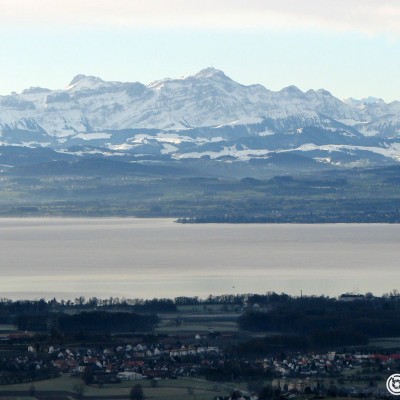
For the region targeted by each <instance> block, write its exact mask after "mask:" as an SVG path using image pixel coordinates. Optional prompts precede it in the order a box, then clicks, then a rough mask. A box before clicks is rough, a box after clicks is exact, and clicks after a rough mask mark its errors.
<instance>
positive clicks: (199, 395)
mask: <svg viewBox="0 0 400 400" xmlns="http://www.w3.org/2000/svg"><path fill="white" fill-rule="evenodd" d="M156 382H157V386H156V387H152V384H154V383H152V382H151V381H130V382H122V383H119V384H113V385H111V384H109V385H107V384H106V385H103V386H102V387H99V386H97V385H91V386H85V391H84V395H85V396H96V397H98V398H99V399H100V398H103V399H112V397H114V396H126V399H128V398H129V392H130V389H131V388H132V387H133V386H134V385H135V384H137V383H140V384H141V385H142V387H143V391H144V395H145V396H146V398H152V399H155V400H158V399H159V400H186V399H188V400H189V399H190V400H193V399H194V398H196V400H211V399H213V398H214V397H215V396H218V395H224V396H226V395H227V394H229V392H231V391H232V390H233V389H234V388H233V387H231V386H227V385H224V384H215V383H213V382H207V381H202V380H198V379H189V378H188V379H186V378H185V379H177V380H159V381H156ZM79 383H81V380H80V379H78V378H76V377H71V376H62V377H60V378H56V379H52V380H46V381H40V382H35V383H34V386H35V389H36V391H37V392H41V391H46V392H49V393H53V394H54V395H55V393H56V392H70V393H71V395H72V394H73V393H74V390H73V388H74V386H75V385H76V384H79ZM30 387H31V383H26V384H19V385H4V386H2V387H1V391H0V398H3V397H1V393H2V392H4V391H15V392H21V391H26V392H27V393H28V391H29V388H30ZM17 399H18V400H19V399H21V400H22V399H23V400H28V399H29V400H30V399H32V398H31V397H13V400H17Z"/></svg>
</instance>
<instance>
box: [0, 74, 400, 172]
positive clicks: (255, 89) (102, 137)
mask: <svg viewBox="0 0 400 400" xmlns="http://www.w3.org/2000/svg"><path fill="white" fill-rule="evenodd" d="M0 134H1V137H0V142H1V144H2V145H3V146H4V145H9V146H25V147H49V148H52V149H54V150H56V151H57V152H60V153H74V154H77V155H85V154H98V155H99V156H106V157H108V156H123V155H127V154H129V155H131V156H141V157H142V156H143V155H152V156H160V157H164V158H171V159H187V158H201V157H207V158H211V159H213V158H214V159H226V160H228V161H234V160H250V159H264V160H267V159H268V158H270V157H271V154H277V153H291V154H292V153H294V154H297V155H298V154H300V155H304V156H306V157H308V158H311V159H312V160H313V161H316V162H318V163H325V164H326V163H327V164H335V165H357V164H360V165H361V164H371V163H372V164H379V163H387V162H397V161H398V160H400V102H399V101H394V102H392V103H385V102H384V101H383V100H381V99H376V98H371V97H370V98H367V99H362V100H355V99H351V98H350V99H346V100H344V101H341V100H339V99H337V98H336V97H334V96H333V95H332V94H330V93H329V92H328V91H326V90H322V89H321V90H316V91H315V90H309V91H307V92H302V91H301V90H300V89H298V88H297V87H295V86H290V87H287V88H284V89H282V90H280V91H277V92H275V91H270V90H268V89H266V88H265V87H263V86H261V85H250V86H244V85H241V84H239V83H237V82H235V81H233V80H232V79H230V78H229V77H227V76H226V75H225V74H224V73H223V72H222V71H219V70H216V69H213V68H207V69H204V70H202V71H200V72H199V73H197V74H196V75H193V76H188V77H185V78H180V79H163V80H160V81H155V82H153V83H151V84H149V85H143V84H141V83H139V82H134V83H122V82H106V81H103V80H102V79H100V78H97V77H93V76H85V75H78V76H76V77H75V78H74V79H73V80H72V81H71V83H70V84H69V85H68V86H67V87H66V88H65V89H63V90H49V89H43V88H30V89H27V90H24V91H23V92H22V93H19V94H17V93H12V94H11V95H9V96H0Z"/></svg>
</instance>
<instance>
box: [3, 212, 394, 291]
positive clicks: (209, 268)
mask: <svg viewBox="0 0 400 400" xmlns="http://www.w3.org/2000/svg"><path fill="white" fill-rule="evenodd" d="M399 239H400V226H399V225H353V224H350V225H349V224H338V225H289V224H285V225H264V224H263V225H256V224H253V225H225V224H224V225H180V224H175V223H173V222H172V221H171V220H166V219H134V218H128V219H72V218H65V219H62V218H41V219H23V218H20V219H14V218H4V219H0V246H1V251H0V268H1V276H2V277H1V280H0V291H1V292H0V296H2V297H10V298H39V297H46V298H50V297H57V298H58V299H60V298H64V299H67V298H75V297H76V296H78V295H84V296H86V297H90V296H97V297H102V298H105V297H110V296H113V297H120V298H121V297H129V298H136V297H144V298H152V297H176V296H181V295H188V296H201V297H206V296H208V295H209V294H211V293H212V294H222V293H264V292H266V291H276V292H287V293H291V294H293V295H298V294H300V291H301V290H303V293H305V294H327V295H331V296H337V295H338V294H340V293H343V292H347V291H360V292H362V293H365V292H367V291H372V292H373V293H375V294H377V295H378V294H379V295H380V294H382V293H384V292H389V291H391V290H392V289H394V288H398V282H399V279H398V278H400V272H399V270H398V267H397V266H398V260H399V256H400V248H399V246H398V244H399Z"/></svg>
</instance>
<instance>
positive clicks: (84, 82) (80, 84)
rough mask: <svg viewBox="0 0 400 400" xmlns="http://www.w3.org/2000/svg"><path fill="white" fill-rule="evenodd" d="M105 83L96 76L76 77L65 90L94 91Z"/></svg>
mask: <svg viewBox="0 0 400 400" xmlns="http://www.w3.org/2000/svg"><path fill="white" fill-rule="evenodd" d="M104 84H105V82H104V81H103V80H102V79H100V78H98V77H97V76H90V75H82V74H81V75H76V76H75V78H74V79H72V81H71V83H70V84H69V85H68V86H67V90H72V89H74V90H80V89H96V88H97V87H99V86H102V85H104Z"/></svg>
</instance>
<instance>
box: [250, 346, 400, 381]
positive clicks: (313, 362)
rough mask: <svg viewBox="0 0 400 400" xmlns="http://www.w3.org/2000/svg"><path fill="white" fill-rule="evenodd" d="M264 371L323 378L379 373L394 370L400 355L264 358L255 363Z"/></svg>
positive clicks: (281, 374) (339, 354)
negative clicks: (359, 372) (354, 372)
mask: <svg viewBox="0 0 400 400" xmlns="http://www.w3.org/2000/svg"><path fill="white" fill-rule="evenodd" d="M257 362H258V364H259V365H260V366H262V367H263V368H264V369H267V368H268V369H271V370H272V371H273V372H274V373H275V375H276V376H282V377H290V376H305V377H307V376H324V375H329V374H332V373H339V374H340V373H341V372H343V371H346V370H351V369H362V368H370V367H371V366H378V367H379V368H380V370H381V371H391V370H392V369H396V368H397V367H398V365H399V362H400V354H397V353H396V354H385V355H384V354H362V353H355V354H346V353H336V352H328V353H326V354H315V353H312V354H307V355H302V354H295V355H292V356H288V357H286V358H284V359H282V360H281V359H276V358H264V359H262V360H258V361H257Z"/></svg>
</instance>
